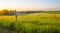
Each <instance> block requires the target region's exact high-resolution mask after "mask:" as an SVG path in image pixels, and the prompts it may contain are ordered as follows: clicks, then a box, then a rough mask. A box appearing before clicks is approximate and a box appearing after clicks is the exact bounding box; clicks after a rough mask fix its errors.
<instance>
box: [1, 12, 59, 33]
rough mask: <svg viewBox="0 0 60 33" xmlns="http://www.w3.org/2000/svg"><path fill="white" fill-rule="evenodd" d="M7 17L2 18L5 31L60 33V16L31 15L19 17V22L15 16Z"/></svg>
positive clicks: (2, 26) (17, 32)
mask: <svg viewBox="0 0 60 33" xmlns="http://www.w3.org/2000/svg"><path fill="white" fill-rule="evenodd" d="M0 17H1V16H0ZM5 17H6V16H5ZM5 17H3V18H2V17H1V18H0V28H2V29H3V30H5V29H8V31H10V32H11V31H13V32H16V33H60V14H45V13H41V14H29V15H25V16H22V17H21V16H18V21H15V20H14V19H15V18H14V17H13V16H12V17H11V16H10V17H9V16H8V17H7V18H5ZM8 18H9V20H8ZM10 18H11V19H10Z"/></svg>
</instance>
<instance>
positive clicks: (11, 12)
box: [0, 9, 14, 15]
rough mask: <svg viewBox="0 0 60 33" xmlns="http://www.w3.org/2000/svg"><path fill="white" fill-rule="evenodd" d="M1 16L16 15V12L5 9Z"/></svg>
mask: <svg viewBox="0 0 60 33" xmlns="http://www.w3.org/2000/svg"><path fill="white" fill-rule="evenodd" d="M0 15H14V11H13V10H7V9H3V10H1V11H0Z"/></svg>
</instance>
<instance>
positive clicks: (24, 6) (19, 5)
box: [0, 0, 60, 11]
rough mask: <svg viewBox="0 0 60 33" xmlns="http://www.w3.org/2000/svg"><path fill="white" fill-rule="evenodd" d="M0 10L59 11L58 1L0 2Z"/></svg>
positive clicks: (20, 0)
mask: <svg viewBox="0 0 60 33" xmlns="http://www.w3.org/2000/svg"><path fill="white" fill-rule="evenodd" d="M1 9H13V10H15V9H16V10H19V11H26V10H60V0H0V10H1Z"/></svg>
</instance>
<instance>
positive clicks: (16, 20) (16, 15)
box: [14, 10, 18, 21]
mask: <svg viewBox="0 0 60 33" xmlns="http://www.w3.org/2000/svg"><path fill="white" fill-rule="evenodd" d="M14 14H15V18H16V21H17V20H18V19H17V12H16V10H14Z"/></svg>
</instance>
